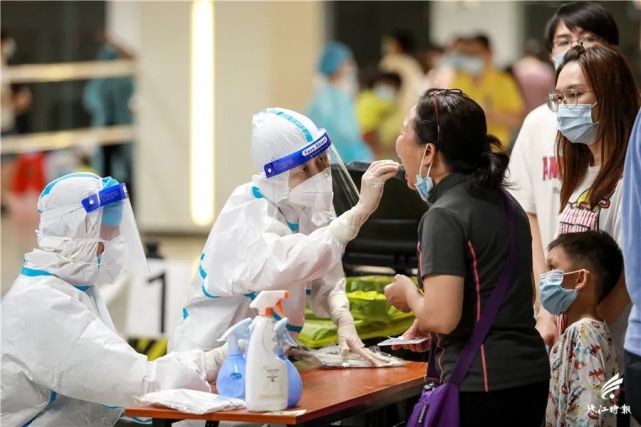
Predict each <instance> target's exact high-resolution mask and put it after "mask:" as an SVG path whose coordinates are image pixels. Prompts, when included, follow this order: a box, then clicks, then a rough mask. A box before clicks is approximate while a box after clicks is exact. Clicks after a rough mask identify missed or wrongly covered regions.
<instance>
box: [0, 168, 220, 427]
mask: <svg viewBox="0 0 641 427" xmlns="http://www.w3.org/2000/svg"><path fill="white" fill-rule="evenodd" d="M38 210H39V211H40V224H39V227H38V230H37V231H36V232H37V237H38V244H37V248H36V249H34V250H33V251H31V252H29V253H27V254H26V255H25V257H24V267H23V268H22V271H21V273H20V276H19V277H18V279H17V280H16V281H15V282H14V284H13V286H12V287H11V289H10V290H9V292H8V293H7V295H6V296H5V297H4V298H3V300H2V303H1V304H0V311H1V315H2V348H1V350H0V351H1V354H2V367H1V376H2V378H1V384H2V386H1V387H2V402H1V416H0V424H1V425H2V426H6V427H13V426H23V425H27V424H28V425H30V426H32V427H35V426H65V427H70V426H112V425H114V424H115V423H116V421H117V420H118V418H119V417H120V415H121V414H122V412H123V407H126V406H131V405H133V404H135V400H134V397H135V396H140V395H143V394H145V393H148V392H152V391H156V390H162V389H173V388H189V389H194V390H202V391H209V390H210V388H209V385H208V382H207V380H208V379H209V380H210V381H211V380H212V379H213V375H214V370H213V367H214V366H215V363H214V362H215V359H214V357H213V354H207V353H204V352H202V351H200V350H193V351H190V352H186V353H171V354H169V355H167V356H165V357H162V358H160V359H157V360H155V361H153V362H149V361H147V357H146V356H145V355H142V354H138V353H136V351H135V350H134V349H133V348H131V347H130V346H129V345H128V344H127V343H126V342H125V341H124V340H123V339H122V338H121V337H120V336H119V335H118V334H117V333H116V330H115V329H114V325H113V323H112V321H111V318H110V317H109V313H108V312H107V308H106V306H105V304H104V303H103V301H102V300H101V298H100V293H99V291H98V290H97V289H96V287H95V285H98V284H103V283H113V281H114V280H115V278H116V277H117V276H118V275H119V274H120V273H121V271H122V270H123V268H126V269H128V270H129V271H131V272H134V273H145V272H146V270H147V264H146V260H145V255H144V252H143V249H142V245H141V242H140V237H139V235H138V230H137V227H136V224H135V221H134V218H133V212H132V210H131V205H130V204H129V199H128V197H127V191H126V188H125V186H124V184H118V182H117V181H116V180H114V179H113V178H104V179H102V178H100V177H99V176H97V175H94V174H90V173H76V174H70V175H66V176H64V177H62V178H59V179H57V180H55V181H53V182H51V183H50V184H49V185H47V186H46V187H45V189H44V190H43V192H42V194H41V195H40V198H39V200H38ZM208 374H210V375H208ZM208 377H209V378H208Z"/></svg>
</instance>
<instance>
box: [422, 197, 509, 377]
mask: <svg viewBox="0 0 641 427" xmlns="http://www.w3.org/2000/svg"><path fill="white" fill-rule="evenodd" d="M503 197H504V200H505V215H506V218H507V225H508V237H509V246H508V256H507V260H506V262H505V267H503V271H502V272H501V276H500V277H499V282H498V285H497V286H496V288H495V289H494V292H492V296H490V300H489V301H488V303H487V306H485V309H483V312H482V313H481V318H480V319H479V321H478V322H476V324H475V325H474V329H473V330H472V334H471V335H470V339H469V340H468V341H467V343H466V344H465V348H463V351H462V352H461V354H460V356H459V360H458V362H457V363H456V366H455V367H454V371H453V372H452V375H450V378H449V380H448V382H449V383H452V384H455V385H457V386H459V385H461V383H462V382H463V380H464V379H465V376H466V375H467V373H468V371H469V370H470V367H471V366H472V361H473V360H474V357H475V356H476V355H477V354H478V352H479V349H480V348H481V345H482V344H483V342H484V341H485V338H486V337H487V334H488V333H489V332H490V328H491V327H492V324H493V323H494V320H496V316H497V315H498V314H499V310H500V309H501V306H502V305H503V301H504V300H505V297H506V296H507V292H508V290H509V288H510V283H511V282H512V280H513V278H514V273H515V271H516V257H517V249H518V248H517V246H518V244H517V241H518V239H517V230H516V209H515V207H514V203H515V201H514V199H513V198H512V196H510V195H509V194H507V193H506V192H505V191H503ZM435 353H436V350H435V349H434V347H433V350H432V351H430V356H429V363H428V367H427V377H428V378H439V377H440V372H439V370H438V369H437V368H436V356H435Z"/></svg>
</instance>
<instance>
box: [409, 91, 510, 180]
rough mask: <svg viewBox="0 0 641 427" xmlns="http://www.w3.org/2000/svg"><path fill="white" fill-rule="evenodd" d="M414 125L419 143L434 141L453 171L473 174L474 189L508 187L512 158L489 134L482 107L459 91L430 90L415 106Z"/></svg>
mask: <svg viewBox="0 0 641 427" xmlns="http://www.w3.org/2000/svg"><path fill="white" fill-rule="evenodd" d="M413 126H414V131H415V132H416V135H417V137H418V143H419V144H427V143H432V144H434V145H435V146H436V148H437V149H438V150H439V151H440V152H441V153H442V154H443V157H444V158H445V163H446V164H447V165H448V166H449V167H450V169H451V170H452V172H460V173H464V174H468V175H470V176H471V180H470V183H469V186H470V189H471V190H484V189H489V190H497V189H500V188H501V187H504V186H505V171H506V169H507V165H508V162H509V157H508V156H507V154H505V153H503V152H501V151H500V150H501V148H500V147H501V143H500V142H499V140H498V139H497V138H496V137H495V136H493V135H488V134H487V123H486V121H485V113H484V112H483V109H482V108H481V106H480V105H479V104H477V103H476V102H474V101H473V100H472V99H471V98H469V97H468V96H467V95H465V94H464V93H462V92H461V91H460V90H455V89H454V90H448V89H429V90H427V91H426V92H425V93H424V94H423V95H421V97H420V98H419V100H418V103H417V105H416V120H415V121H414V123H413Z"/></svg>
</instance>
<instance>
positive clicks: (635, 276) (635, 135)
mask: <svg viewBox="0 0 641 427" xmlns="http://www.w3.org/2000/svg"><path fill="white" fill-rule="evenodd" d="M621 228H622V234H623V258H624V261H625V285H626V287H627V289H628V294H629V295H630V299H631V300H632V311H631V313H630V318H629V321H628V331H627V333H626V336H625V345H624V347H625V352H624V355H623V358H624V362H625V378H626V386H625V390H626V394H627V396H628V399H627V400H628V401H629V402H631V403H632V402H635V403H634V404H632V405H631V406H632V408H631V410H632V416H633V417H634V418H635V419H636V421H637V422H639V423H641V404H639V402H641V256H639V254H641V240H639V238H638V236H641V110H639V113H638V114H637V118H636V120H635V122H634V128H633V129H632V135H630V142H629V143H628V153H627V155H626V158H625V167H624V171H623V191H622V194H621Z"/></svg>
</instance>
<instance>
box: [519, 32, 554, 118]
mask: <svg viewBox="0 0 641 427" xmlns="http://www.w3.org/2000/svg"><path fill="white" fill-rule="evenodd" d="M542 56H543V47H542V46H541V44H540V43H539V41H538V40H535V39H530V40H528V41H527V42H526V43H525V56H524V57H523V58H521V59H520V60H519V61H517V63H516V64H514V65H513V66H512V73H513V75H514V79H515V80H516V82H517V84H518V85H519V88H520V89H521V94H522V95H523V102H524V103H525V110H526V111H527V112H528V113H529V112H530V111H532V110H534V109H535V108H536V107H538V106H539V105H541V104H543V103H545V100H546V99H547V96H548V93H550V91H551V90H552V88H553V87H554V68H552V66H551V65H550V64H549V63H548V62H545V61H544V60H543V59H542Z"/></svg>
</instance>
